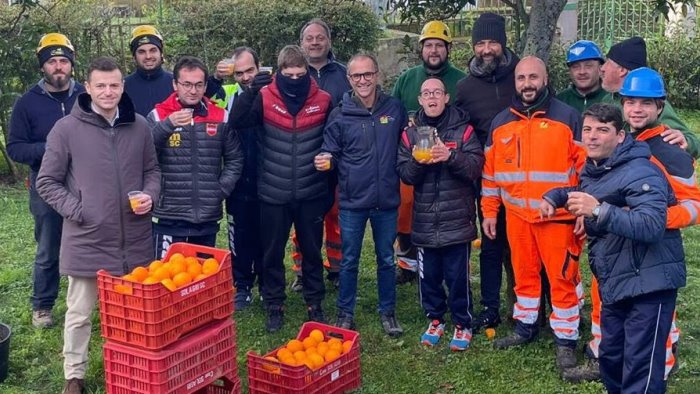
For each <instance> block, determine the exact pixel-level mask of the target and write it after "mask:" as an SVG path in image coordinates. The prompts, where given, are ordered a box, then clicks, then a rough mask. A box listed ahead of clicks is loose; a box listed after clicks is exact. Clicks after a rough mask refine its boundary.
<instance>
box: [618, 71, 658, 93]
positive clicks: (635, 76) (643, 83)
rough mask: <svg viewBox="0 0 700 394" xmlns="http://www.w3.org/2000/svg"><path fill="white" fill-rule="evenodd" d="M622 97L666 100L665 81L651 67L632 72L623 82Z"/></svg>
mask: <svg viewBox="0 0 700 394" xmlns="http://www.w3.org/2000/svg"><path fill="white" fill-rule="evenodd" d="M620 96H623V97H645V98H657V99H664V98H666V90H665V89H664V79H663V78H661V75H660V74H659V73H658V72H656V71H655V70H652V69H651V68H649V67H640V68H638V69H636V70H632V71H630V72H629V73H628V74H627V77H625V80H624V81H623V82H622V87H621V88H620Z"/></svg>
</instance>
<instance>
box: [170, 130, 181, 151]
mask: <svg viewBox="0 0 700 394" xmlns="http://www.w3.org/2000/svg"><path fill="white" fill-rule="evenodd" d="M168 146H169V147H171V148H177V147H179V146H180V133H172V134H170V138H168Z"/></svg>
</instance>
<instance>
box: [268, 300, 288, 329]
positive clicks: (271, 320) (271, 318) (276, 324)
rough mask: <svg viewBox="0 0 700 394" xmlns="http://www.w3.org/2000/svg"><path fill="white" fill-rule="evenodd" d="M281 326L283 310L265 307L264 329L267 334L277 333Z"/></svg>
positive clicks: (275, 306) (277, 307)
mask: <svg viewBox="0 0 700 394" xmlns="http://www.w3.org/2000/svg"><path fill="white" fill-rule="evenodd" d="M283 325H284V308H283V307H282V306H278V305H271V306H269V307H267V321H266V322H265V329H266V330H267V332H269V333H273V332H277V331H279V330H281V329H282V326H283Z"/></svg>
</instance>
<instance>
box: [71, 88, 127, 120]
mask: <svg viewBox="0 0 700 394" xmlns="http://www.w3.org/2000/svg"><path fill="white" fill-rule="evenodd" d="M117 108H119V117H118V118H117V120H116V122H114V126H115V127H116V126H118V125H122V124H127V123H134V121H135V120H136V111H135V110H134V104H133V103H132V102H131V98H129V95H128V94H126V92H123V93H122V97H121V99H120V100H119V104H118V105H117ZM71 115H73V116H75V117H76V118H78V119H80V120H82V121H84V122H87V123H91V124H94V125H95V126H98V127H109V123H107V120H106V119H105V118H104V117H103V116H102V115H100V114H98V113H96V112H94V111H93V110H92V97H90V95H89V94H87V93H81V94H80V96H78V100H77V101H76V102H75V105H74V106H73V111H71Z"/></svg>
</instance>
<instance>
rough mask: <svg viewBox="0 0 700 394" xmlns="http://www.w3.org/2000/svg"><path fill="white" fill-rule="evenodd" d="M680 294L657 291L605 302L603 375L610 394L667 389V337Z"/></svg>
mask: <svg viewBox="0 0 700 394" xmlns="http://www.w3.org/2000/svg"><path fill="white" fill-rule="evenodd" d="M677 294H678V290H665V291H657V292H654V293H649V294H644V295H641V296H637V297H634V298H631V299H628V300H623V301H619V302H616V303H614V304H610V305H605V304H603V310H602V312H601V325H600V326H601V330H602V334H603V338H602V341H601V343H600V358H599V361H600V376H601V377H602V379H603V383H604V384H605V388H606V389H607V390H608V392H609V393H613V394H615V393H650V394H651V393H664V392H666V382H665V381H664V364H665V361H666V339H667V338H668V333H669V331H671V321H672V319H673V311H674V310H675V309H676V295H677Z"/></svg>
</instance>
